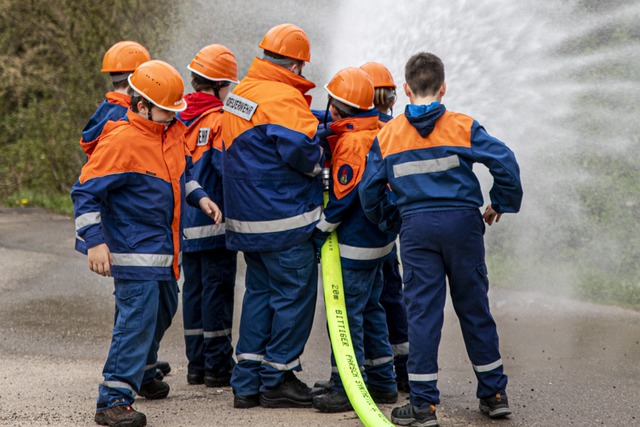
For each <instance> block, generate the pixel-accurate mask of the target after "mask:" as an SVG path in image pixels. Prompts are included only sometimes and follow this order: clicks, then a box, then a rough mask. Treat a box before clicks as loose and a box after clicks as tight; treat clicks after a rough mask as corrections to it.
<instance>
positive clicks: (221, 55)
mask: <svg viewBox="0 0 640 427" xmlns="http://www.w3.org/2000/svg"><path fill="white" fill-rule="evenodd" d="M187 69H189V71H192V72H194V73H196V74H197V75H199V76H202V77H204V78H205V79H208V80H213V81H216V82H218V81H227V82H231V83H238V63H237V62H236V57H235V56H234V55H233V53H232V52H231V51H230V50H229V49H227V48H226V47H225V46H223V45H221V44H210V45H209V46H205V47H203V48H202V49H200V52H198V53H196V56H195V57H194V58H193V59H192V60H191V63H190V64H189V66H188V67H187Z"/></svg>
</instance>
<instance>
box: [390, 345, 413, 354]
mask: <svg viewBox="0 0 640 427" xmlns="http://www.w3.org/2000/svg"><path fill="white" fill-rule="evenodd" d="M391 350H393V355H394V356H404V355H406V354H409V343H408V342H403V343H400V344H393V345H392V346H391Z"/></svg>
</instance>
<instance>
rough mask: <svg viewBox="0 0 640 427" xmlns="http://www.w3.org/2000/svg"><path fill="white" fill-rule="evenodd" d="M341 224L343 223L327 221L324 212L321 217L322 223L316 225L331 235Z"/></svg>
mask: <svg viewBox="0 0 640 427" xmlns="http://www.w3.org/2000/svg"><path fill="white" fill-rule="evenodd" d="M340 224H342V221H340V222H329V221H327V217H325V216H324V212H323V213H322V215H321V216H320V221H318V223H317V224H316V227H318V228H319V229H320V230H321V231H326V232H327V233H331V232H332V231H333V230H335V229H336V228H338V226H339V225H340Z"/></svg>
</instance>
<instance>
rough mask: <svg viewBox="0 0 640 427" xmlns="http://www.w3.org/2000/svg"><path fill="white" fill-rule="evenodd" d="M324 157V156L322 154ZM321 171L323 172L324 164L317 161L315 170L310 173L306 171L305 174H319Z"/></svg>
mask: <svg viewBox="0 0 640 427" xmlns="http://www.w3.org/2000/svg"><path fill="white" fill-rule="evenodd" d="M320 157H322V156H320ZM320 172H322V166H320V163H316V165H315V166H314V167H313V171H311V172H309V173H305V175H308V176H311V177H313V176H316V175H318V174H319V173H320Z"/></svg>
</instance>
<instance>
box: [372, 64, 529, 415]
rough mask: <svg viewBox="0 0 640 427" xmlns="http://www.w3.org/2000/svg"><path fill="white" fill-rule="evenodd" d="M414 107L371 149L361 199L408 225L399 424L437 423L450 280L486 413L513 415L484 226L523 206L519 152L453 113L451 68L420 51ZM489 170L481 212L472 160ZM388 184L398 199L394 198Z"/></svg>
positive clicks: (387, 218) (403, 232) (376, 217)
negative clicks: (404, 378) (404, 397)
mask: <svg viewBox="0 0 640 427" xmlns="http://www.w3.org/2000/svg"><path fill="white" fill-rule="evenodd" d="M405 78H406V83H405V84H404V89H405V93H406V94H407V96H408V97H409V99H410V101H411V104H410V105H408V106H407V107H406V109H405V112H404V114H403V115H401V116H398V117H396V118H394V119H392V120H391V121H390V122H389V123H387V125H386V126H385V127H384V128H383V129H382V130H381V131H380V133H379V134H378V137H377V138H376V142H375V143H374V144H373V147H372V149H371V152H370V153H369V160H368V162H367V168H366V171H365V173H364V177H363V180H362V184H361V186H360V197H361V199H362V205H363V207H364V210H365V212H366V213H367V216H369V218H370V219H371V220H372V221H375V222H378V223H383V224H389V226H390V227H392V228H394V227H398V225H399V223H400V222H401V225H400V256H401V259H402V265H403V281H404V294H405V302H406V305H407V316H408V323H409V361H408V365H407V368H408V374H409V383H410V388H411V392H410V402H409V403H408V404H407V405H405V406H402V407H398V408H395V409H394V410H393V411H392V414H391V421H393V422H394V423H397V424H400V425H407V426H409V425H411V426H435V425H438V422H437V418H436V414H435V412H436V406H435V405H437V404H438V403H440V394H439V391H438V388H437V380H438V346H439V343H440V336H441V329H442V324H443V318H444V314H443V311H444V304H445V298H446V284H447V279H448V283H449V288H450V292H451V299H452V302H453V306H454V309H455V311H456V314H457V315H458V318H459V319H460V327H461V329H462V335H463V338H464V341H465V345H466V347H467V352H468V354H469V358H470V359H471V363H472V365H473V369H474V371H475V373H476V378H477V381H478V387H477V391H476V395H477V397H478V398H479V399H480V409H481V410H482V411H483V412H486V413H488V414H489V416H490V417H492V418H499V417H504V416H506V415H508V414H510V413H511V411H510V409H509V405H508V401H507V395H506V393H505V389H506V386H507V376H506V375H505V374H504V373H503V365H502V358H501V356H500V351H499V348H498V334H497V331H496V325H495V322H494V320H493V317H492V316H491V312H490V310H489V301H488V296H487V292H488V288H489V280H488V277H487V268H486V265H485V259H484V256H485V255H484V254H485V251H484V231H485V225H484V223H483V220H484V222H486V223H487V224H488V225H491V224H493V223H494V222H497V221H498V220H499V219H500V217H501V215H502V214H503V213H508V212H511V213H515V212H518V210H519V209H520V204H521V201H522V186H521V183H520V172H519V167H518V164H517V162H516V159H515V156H514V155H513V152H512V151H511V150H510V149H509V148H508V147H507V146H506V145H505V144H504V143H503V142H501V141H499V140H498V139H496V138H494V137H492V136H490V135H489V134H488V133H487V132H486V130H485V129H484V128H483V127H482V126H481V125H480V124H479V123H478V122H477V121H475V120H474V119H473V118H471V117H469V116H466V115H463V114H459V113H454V112H450V111H447V110H446V108H445V106H444V105H443V104H441V102H440V101H441V100H442V97H443V96H444V94H445V92H446V84H445V81H444V65H443V64H442V61H441V60H440V59H439V58H438V57H437V56H435V55H433V54H430V53H419V54H416V55H414V56H413V57H411V59H409V61H408V62H407V65H406V68H405ZM474 163H482V164H484V165H485V166H487V168H488V169H489V172H490V173H491V175H492V176H493V179H494V182H493V186H492V188H491V191H490V192H489V195H490V197H491V204H490V205H488V206H487V208H486V210H485V211H484V213H483V214H481V213H480V210H479V208H480V207H481V206H482V204H483V197H482V191H481V188H480V184H479V182H478V179H477V178H476V176H475V174H474V172H473V169H472V167H473V164H474ZM387 186H389V187H390V188H391V191H392V192H393V193H394V195H395V196H396V198H395V200H394V201H391V200H390V199H389V198H388V195H387V192H386V189H387Z"/></svg>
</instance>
